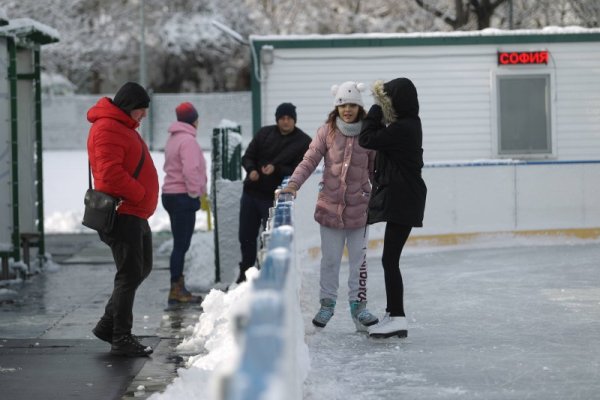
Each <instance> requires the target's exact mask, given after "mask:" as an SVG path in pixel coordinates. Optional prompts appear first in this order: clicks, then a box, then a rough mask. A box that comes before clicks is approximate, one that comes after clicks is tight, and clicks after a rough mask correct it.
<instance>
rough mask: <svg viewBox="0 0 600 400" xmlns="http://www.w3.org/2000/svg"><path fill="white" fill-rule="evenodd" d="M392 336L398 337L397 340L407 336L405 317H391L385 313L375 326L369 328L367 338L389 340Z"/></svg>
mask: <svg viewBox="0 0 600 400" xmlns="http://www.w3.org/2000/svg"><path fill="white" fill-rule="evenodd" d="M392 336H398V337H399V338H405V337H407V336H408V324H407V323H406V317H392V316H390V313H385V316H384V317H383V318H382V319H381V321H380V322H379V323H378V324H377V325H373V326H370V327H369V337H372V338H389V337H392Z"/></svg>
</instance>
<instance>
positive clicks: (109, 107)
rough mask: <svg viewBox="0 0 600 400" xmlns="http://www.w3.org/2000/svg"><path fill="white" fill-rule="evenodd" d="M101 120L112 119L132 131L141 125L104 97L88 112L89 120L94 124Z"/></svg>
mask: <svg viewBox="0 0 600 400" xmlns="http://www.w3.org/2000/svg"><path fill="white" fill-rule="evenodd" d="M101 118H111V119H114V120H117V121H119V122H121V123H122V124H123V125H125V126H126V127H128V128H130V129H136V128H137V127H138V126H140V123H139V122H137V121H136V120H135V119H133V118H131V117H130V116H129V114H127V113H126V112H125V111H123V110H121V109H120V108H119V107H117V106H115V105H114V104H113V102H112V100H111V99H109V98H108V97H103V98H101V99H100V100H98V102H97V103H96V104H95V105H93V106H92V108H90V109H89V110H88V112H87V119H88V121H90V122H91V123H92V124H93V123H94V122H96V121H98V120H99V119H101Z"/></svg>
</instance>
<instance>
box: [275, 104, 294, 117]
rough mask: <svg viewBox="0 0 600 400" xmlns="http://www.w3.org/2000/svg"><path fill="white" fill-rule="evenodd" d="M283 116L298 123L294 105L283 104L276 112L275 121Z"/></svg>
mask: <svg viewBox="0 0 600 400" xmlns="http://www.w3.org/2000/svg"><path fill="white" fill-rule="evenodd" d="M283 116H288V117H291V118H292V119H293V120H294V122H296V106H295V105H293V104H292V103H281V104H280V105H279V107H277V110H276V111H275V121H279V118H281V117H283Z"/></svg>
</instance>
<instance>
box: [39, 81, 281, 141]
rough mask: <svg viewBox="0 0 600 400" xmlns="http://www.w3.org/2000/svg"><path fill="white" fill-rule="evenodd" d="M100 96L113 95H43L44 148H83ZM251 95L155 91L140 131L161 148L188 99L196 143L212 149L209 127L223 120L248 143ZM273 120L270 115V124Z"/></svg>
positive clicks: (247, 93)
mask: <svg viewBox="0 0 600 400" xmlns="http://www.w3.org/2000/svg"><path fill="white" fill-rule="evenodd" d="M102 96H108V97H112V96H113V94H107V95H70V96H44V97H43V98H42V114H43V115H44V119H43V121H42V128H43V131H44V135H43V136H44V149H45V150H50V149H52V150H70V149H78V150H79V149H85V148H86V142H87V136H88V132H89V129H90V123H89V122H88V121H87V111H88V110H89V109H90V107H91V106H93V105H94V104H96V102H97V101H98V99H100V98H101V97H102ZM250 97H251V93H250V92H232V93H203V94H197V93H179V94H154V95H153V96H152V102H151V104H150V106H151V111H152V114H151V115H149V117H148V119H145V120H144V121H143V122H142V133H143V134H144V138H145V139H146V142H147V143H148V144H150V145H151V147H152V148H153V149H155V150H162V149H163V148H164V146H165V143H166V141H167V135H168V133H167V128H168V127H169V125H170V124H171V123H172V122H173V121H175V107H177V105H178V104H179V103H181V102H184V101H189V102H191V103H192V104H194V106H195V107H196V109H197V110H198V116H199V119H200V125H199V126H198V142H199V143H200V146H202V148H203V149H204V150H210V149H211V147H212V143H211V138H212V130H213V128H215V127H217V126H219V123H220V122H221V120H222V119H229V120H233V121H235V122H237V123H239V124H240V125H241V127H242V135H243V141H244V143H246V144H247V143H249V142H250V140H251V139H252V135H253V134H254V132H252V115H251V109H252V107H251V106H250V105H251V101H250ZM273 112H274V111H273ZM274 119H275V117H274V116H273V123H275V121H274Z"/></svg>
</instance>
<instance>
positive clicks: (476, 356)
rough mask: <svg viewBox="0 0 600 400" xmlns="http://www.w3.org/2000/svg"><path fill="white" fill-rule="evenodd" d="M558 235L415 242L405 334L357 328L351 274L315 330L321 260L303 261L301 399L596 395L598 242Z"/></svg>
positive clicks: (374, 266) (377, 272) (377, 300)
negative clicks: (479, 243)
mask: <svg viewBox="0 0 600 400" xmlns="http://www.w3.org/2000/svg"><path fill="white" fill-rule="evenodd" d="M562 243H563V244H560V241H559V242H558V243H557V242H556V241H554V240H552V243H549V242H548V243H545V242H544V240H542V241H541V242H540V243H539V244H535V243H532V244H525V245H523V244H519V245H517V246H516V247H512V246H511V243H510V241H506V240H505V239H503V242H502V243H496V244H494V243H490V245H492V246H499V247H497V248H462V249H454V250H452V249H451V250H443V251H442V250H437V251H436V250H434V249H429V250H425V249H424V250H421V251H419V250H418V249H411V248H408V249H407V250H406V253H405V254H404V255H403V258H402V260H401V269H402V271H403V278H404V282H405V306H406V314H407V318H408V321H409V330H408V338H407V339H397V338H395V339H388V340H375V339H369V338H367V337H366V336H365V335H363V334H358V333H355V332H354V325H353V324H352V322H351V319H350V314H349V307H348V302H347V284H346V279H347V274H342V276H341V277H340V291H339V297H338V307H337V309H336V314H335V315H334V317H333V319H332V320H331V322H330V323H329V324H328V325H327V327H326V328H324V329H323V330H320V331H318V332H315V329H314V328H313V327H312V324H311V322H310V321H311V319H312V317H313V316H314V313H315V312H316V311H317V308H318V263H317V264H314V265H310V266H307V267H306V268H305V269H304V270H303V294H302V302H303V304H302V309H303V314H304V323H305V326H306V329H307V336H306V341H307V344H308V346H309V349H310V355H311V371H310V372H309V376H308V379H307V381H306V384H305V393H306V396H305V398H306V399H311V400H312V399H315V400H316V399H331V400H333V399H344V400H350V399H365V398H369V399H390V400H391V399H431V400H433V399H486V400H490V399H503V400H506V399H515V400H516V399H519V400H523V399H544V400H550V399H556V400H559V399H560V400H565V399H597V398H600V395H599V393H600V379H599V378H600V264H599V260H600V245H599V244H598V243H589V242H588V243H585V244H581V242H574V243H572V244H567V243H568V241H563V242H562ZM483 247H485V246H483ZM369 261H370V264H369V292H368V296H369V308H370V309H371V311H373V312H375V313H376V314H378V315H379V314H381V313H382V312H383V309H384V308H385V291H384V290H383V271H382V268H381V264H380V262H379V260H378V259H377V258H371V259H370V260H369ZM342 271H347V265H346V268H344V267H342ZM325 394H327V395H325Z"/></svg>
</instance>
